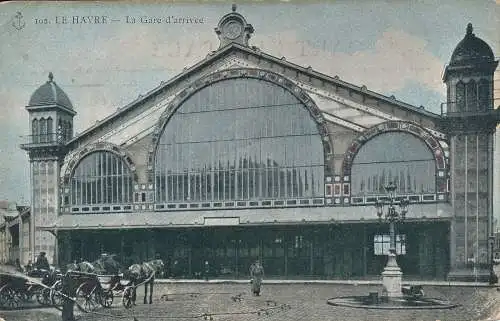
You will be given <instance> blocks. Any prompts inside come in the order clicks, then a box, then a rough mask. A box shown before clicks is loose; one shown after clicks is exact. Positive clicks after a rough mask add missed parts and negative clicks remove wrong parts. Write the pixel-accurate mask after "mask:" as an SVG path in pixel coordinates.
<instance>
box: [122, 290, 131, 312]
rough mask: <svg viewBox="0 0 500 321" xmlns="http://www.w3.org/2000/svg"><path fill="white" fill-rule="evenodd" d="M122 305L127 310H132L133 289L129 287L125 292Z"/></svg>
mask: <svg viewBox="0 0 500 321" xmlns="http://www.w3.org/2000/svg"><path fill="white" fill-rule="evenodd" d="M122 303H123V306H124V307H125V309H130V308H131V307H132V287H130V286H127V287H126V288H125V290H123V297H122Z"/></svg>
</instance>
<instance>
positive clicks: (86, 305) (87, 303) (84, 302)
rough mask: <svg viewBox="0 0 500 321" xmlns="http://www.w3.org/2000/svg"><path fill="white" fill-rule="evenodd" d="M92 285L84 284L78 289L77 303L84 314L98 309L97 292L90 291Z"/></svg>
mask: <svg viewBox="0 0 500 321" xmlns="http://www.w3.org/2000/svg"><path fill="white" fill-rule="evenodd" d="M89 287H92V284H90V283H87V282H84V283H82V284H80V286H79V287H78V289H76V303H77V305H78V308H79V309H80V310H82V311H83V312H91V311H93V310H95V309H96V308H97V302H98V301H97V297H96V293H95V291H93V289H92V290H90V291H89Z"/></svg>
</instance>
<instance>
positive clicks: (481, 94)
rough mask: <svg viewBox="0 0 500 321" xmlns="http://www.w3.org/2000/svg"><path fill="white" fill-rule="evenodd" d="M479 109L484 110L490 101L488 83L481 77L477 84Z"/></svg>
mask: <svg viewBox="0 0 500 321" xmlns="http://www.w3.org/2000/svg"><path fill="white" fill-rule="evenodd" d="M477 91H478V101H479V110H481V111H485V110H486V109H488V107H489V103H490V100H491V98H490V83H489V82H488V81H487V80H486V79H481V80H480V81H479V84H478V88H477Z"/></svg>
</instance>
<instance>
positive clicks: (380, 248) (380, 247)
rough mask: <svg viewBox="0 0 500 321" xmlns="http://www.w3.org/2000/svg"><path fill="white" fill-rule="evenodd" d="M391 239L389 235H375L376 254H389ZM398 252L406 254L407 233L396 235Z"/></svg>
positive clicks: (398, 253) (374, 248) (374, 247)
mask: <svg viewBox="0 0 500 321" xmlns="http://www.w3.org/2000/svg"><path fill="white" fill-rule="evenodd" d="M390 247H391V241H390V236H389V235H375V236H374V239H373V250H374V254H375V255H389V249H390ZM396 254H397V255H405V254H406V235H405V234H397V235H396Z"/></svg>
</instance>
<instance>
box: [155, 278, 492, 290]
mask: <svg viewBox="0 0 500 321" xmlns="http://www.w3.org/2000/svg"><path fill="white" fill-rule="evenodd" d="M155 282H157V283H160V284H168V283H179V284H183V283H184V284H248V283H249V282H250V280H249V279H247V280H245V279H243V280H242V279H209V280H208V281H205V280H200V279H156V280H155ZM262 283H263V284H337V285H354V286H357V285H382V280H295V279H292V280H289V279H284V280H282V279H264V280H263V281H262ZM403 285H423V286H450V287H451V286H457V287H458V286H461V287H491V288H494V287H497V286H498V285H490V284H489V283H487V282H458V281H435V280H434V281H433V280H428V281H426V280H403Z"/></svg>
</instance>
